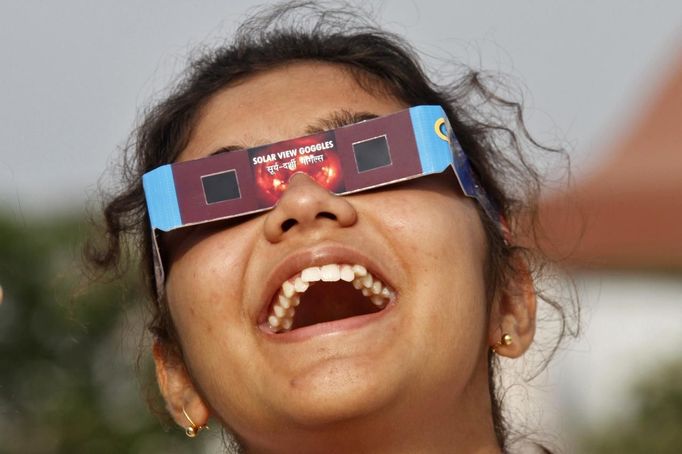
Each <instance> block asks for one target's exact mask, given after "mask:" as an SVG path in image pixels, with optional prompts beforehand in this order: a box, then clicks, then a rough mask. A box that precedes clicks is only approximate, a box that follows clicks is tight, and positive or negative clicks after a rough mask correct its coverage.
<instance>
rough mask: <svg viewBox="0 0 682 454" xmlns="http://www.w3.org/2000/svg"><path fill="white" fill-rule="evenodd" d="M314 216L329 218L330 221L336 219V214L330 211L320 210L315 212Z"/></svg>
mask: <svg viewBox="0 0 682 454" xmlns="http://www.w3.org/2000/svg"><path fill="white" fill-rule="evenodd" d="M315 217H316V218H317V219H320V218H325V219H331V220H332V221H336V220H337V217H336V215H335V214H333V213H330V212H328V211H322V212H320V213H317V216H315Z"/></svg>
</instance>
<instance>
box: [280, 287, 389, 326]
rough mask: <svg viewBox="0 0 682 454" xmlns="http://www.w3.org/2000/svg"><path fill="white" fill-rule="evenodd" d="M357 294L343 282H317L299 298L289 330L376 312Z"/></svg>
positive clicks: (367, 300) (369, 302)
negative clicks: (299, 302) (299, 301)
mask: <svg viewBox="0 0 682 454" xmlns="http://www.w3.org/2000/svg"><path fill="white" fill-rule="evenodd" d="M379 310H380V309H379V308H377V307H376V306H375V305H374V304H372V303H371V301H370V300H369V299H367V298H365V297H364V296H363V295H362V293H360V291H358V290H355V289H354V288H353V286H352V285H351V284H350V283H348V282H344V281H339V282H318V283H316V284H314V285H311V286H310V288H308V290H307V291H306V292H305V293H304V294H303V295H302V296H301V304H300V305H299V306H298V307H297V308H296V315H295V316H294V324H293V326H292V329H296V328H302V327H304V326H310V325H314V324H316V323H323V322H330V321H333V320H341V319H344V318H348V317H355V316H357V315H365V314H370V313H372V312H379Z"/></svg>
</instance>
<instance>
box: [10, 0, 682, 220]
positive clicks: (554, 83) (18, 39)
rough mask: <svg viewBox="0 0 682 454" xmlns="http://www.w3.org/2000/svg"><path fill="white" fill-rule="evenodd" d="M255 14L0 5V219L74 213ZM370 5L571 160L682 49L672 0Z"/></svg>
mask: <svg viewBox="0 0 682 454" xmlns="http://www.w3.org/2000/svg"><path fill="white" fill-rule="evenodd" d="M257 3H260V2H254V1H239V2H229V1H225V0H223V1H218V0H201V1H199V0H186V1H180V0H175V1H169V0H146V1H144V2H136V1H135V2H134V1H132V0H117V1H97V2H92V1H86V0H80V1H79V0H64V1H59V2H51V1H38V0H3V1H2V2H1V3H0V61H2V71H1V72H0V81H1V83H0V137H1V138H2V144H1V145H0V210H2V211H4V212H6V213H9V214H10V215H13V216H21V217H24V216H30V215H31V214H36V213H53V212H55V211H56V210H60V209H63V208H67V207H69V208H71V209H79V208H80V207H82V206H83V204H84V201H85V199H86V197H88V196H90V197H92V193H93V191H94V190H95V188H96V185H97V181H98V179H99V178H100V176H101V175H102V174H103V172H104V169H105V167H106V164H107V162H108V161H109V160H111V159H115V157H116V156H117V147H118V146H120V145H121V144H122V143H124V141H125V139H126V137H127V135H128V133H129V131H130V129H131V127H132V125H133V124H134V121H135V118H136V114H137V112H138V111H139V110H141V109H142V108H143V107H144V106H145V105H146V104H147V101H148V100H149V99H150V98H151V97H152V96H153V95H154V94H156V93H158V92H159V91H161V90H163V89H164V88H165V87H166V86H167V85H168V82H169V81H170V80H172V77H173V76H174V75H176V74H177V73H178V72H179V71H180V70H181V69H182V68H183V66H184V61H185V58H186V56H187V55H188V54H189V53H190V51H191V50H192V49H193V48H194V47H195V46H196V45H198V44H202V43H203V44H206V43H208V44H210V43H212V42H216V41H218V40H222V39H224V38H225V37H227V36H229V33H230V31H231V30H232V29H233V28H234V25H235V24H236V21H237V20H238V19H239V18H240V17H242V16H243V15H244V14H245V12H246V11H247V10H248V9H249V8H250V7H251V6H253V5H255V4H257ZM372 3H373V4H375V5H378V6H381V5H383V7H382V8H381V10H382V11H383V12H382V13H381V15H380V18H379V20H380V22H381V23H383V24H384V25H386V26H387V27H388V28H389V29H391V30H393V31H397V32H398V33H401V34H403V35H405V36H406V37H407V38H408V39H409V40H410V41H412V42H413V43H414V44H415V45H416V46H417V48H418V49H420V50H422V51H424V52H426V53H428V54H430V55H436V56H439V57H442V58H447V57H448V55H449V56H451V57H453V58H455V59H457V60H460V61H462V62H463V63H466V64H469V65H472V66H474V67H478V68H484V69H491V70H499V71H503V72H505V73H508V74H511V75H512V76H513V77H514V78H515V79H517V80H518V81H520V83H522V84H523V87H524V90H525V98H526V102H527V115H528V116H529V124H530V127H531V130H532V131H533V132H535V133H536V134H537V135H538V136H539V137H540V138H541V139H545V140H550V141H556V140H559V141H561V143H562V144H568V145H570V146H572V147H573V151H572V153H573V154H574V155H575V156H576V158H577V162H578V163H581V162H589V159H586V158H587V157H592V156H598V153H599V152H600V151H602V150H603V149H604V148H606V147H605V144H607V143H608V142H609V141H611V140H613V137H614V136H615V135H616V134H617V133H618V131H619V130H622V129H623V128H624V127H625V126H626V124H627V119H628V118H632V116H633V113H632V107H631V106H637V105H638V102H639V101H640V100H642V99H645V98H646V96H647V94H648V93H650V92H651V90H652V89H653V87H655V84H656V82H657V81H659V80H661V78H662V77H663V74H664V71H665V69H666V63H667V61H666V60H668V59H669V58H670V57H671V56H672V55H674V54H675V49H676V48H677V49H678V50H679V48H680V46H679V43H680V41H681V38H682V33H681V32H682V2H680V1H678V0H666V1H657V2H644V1H632V2H623V1H617V0H605V1H601V2H594V1H586V0H581V1H571V2H561V3H559V2H550V1H544V2H542V1H530V0H522V1H514V2H510V1H508V0H499V1H476V2H473V1H468V2H464V1H449V2H444V1H434V0H422V1H419V2H417V1H408V0H398V1H390V2H389V1H384V2H372ZM654 5H655V6H654ZM590 159H592V158H590Z"/></svg>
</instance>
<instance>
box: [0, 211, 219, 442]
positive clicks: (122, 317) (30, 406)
mask: <svg viewBox="0 0 682 454" xmlns="http://www.w3.org/2000/svg"><path fill="white" fill-rule="evenodd" d="M87 230H88V229H87V224H86V223H85V222H83V221H82V220H80V219H76V218H68V219H58V220H50V221H40V222H37V221H35V222H34V221H29V220H23V221H22V222H15V221H13V220H11V219H9V218H7V217H3V216H2V215H0V285H2V287H3V290H4V294H5V297H4V302H3V303H2V305H0V440H1V442H0V453H7V454H14V453H22V454H25V453H32V454H40V453H81V452H82V453H157V452H158V453H185V452H196V451H197V448H199V447H200V446H202V443H204V444H205V442H206V438H209V437H205V438H204V440H187V439H185V437H184V434H183V431H182V430H181V429H179V428H177V427H175V426H174V425H168V424H162V423H161V422H160V421H159V418H157V417H156V416H154V415H152V414H151V412H150V411H149V410H148V409H147V403H146V400H147V398H146V396H145V392H143V391H141V387H140V386H139V383H140V380H141V381H142V382H150V379H152V368H151V361H150V360H149V357H148V356H149V355H147V354H144V355H143V357H144V358H145V359H144V360H143V361H141V364H140V369H141V372H140V373H139V374H138V373H137V372H136V367H135V363H136V358H137V355H138V351H139V349H140V348H141V339H142V333H143V322H142V318H143V313H144V311H143V309H142V308H143V305H144V301H142V300H141V299H140V297H138V296H136V295H138V294H139V291H137V289H136V284H135V281H134V279H132V277H131V276H132V275H131V276H129V277H128V278H127V279H126V282H124V283H120V282H119V283H109V284H97V285H94V284H93V285H87V286H84V284H83V283H84V280H83V275H82V271H81V270H82V265H81V261H80V249H81V244H82V241H83V240H84V238H85V235H86V234H87ZM138 375H140V376H141V377H138ZM152 381H153V379H152ZM152 389H153V388H152ZM202 435H204V434H202ZM214 437H215V434H214Z"/></svg>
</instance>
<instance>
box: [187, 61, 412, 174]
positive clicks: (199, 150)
mask: <svg viewBox="0 0 682 454" xmlns="http://www.w3.org/2000/svg"><path fill="white" fill-rule="evenodd" d="M407 107H409V106H407V105H406V104H404V103H402V102H400V101H397V100H395V99H394V98H392V97H389V96H387V95H386V94H385V91H384V90H377V91H376V92H374V93H370V92H368V91H367V90H365V89H364V88H363V87H361V86H360V85H359V84H358V82H357V81H356V79H355V78H354V77H353V75H352V74H351V72H350V71H349V70H348V69H347V68H346V67H345V66H342V65H337V64H331V63H321V62H301V63H293V64H287V65H285V66H280V67H277V68H274V69H270V70H267V71H263V72H260V73H257V74H254V75H252V76H249V77H247V78H245V79H243V80H241V81H239V82H238V83H236V84H234V85H232V86H230V87H228V88H225V89H223V90H222V91H220V92H218V93H217V94H215V95H214V96H213V97H211V98H210V99H209V100H208V102H207V103H206V104H205V105H204V107H203V108H202V110H201V111H200V113H199V115H198V118H197V121H196V123H195V125H194V129H193V131H192V135H191V136H190V140H189V143H188V145H187V147H186V148H185V150H183V152H182V153H181V155H180V159H179V160H180V161H186V160H189V159H196V158H199V157H202V156H206V155H208V154H209V153H211V152H212V151H214V150H216V149H218V148H221V147H225V146H230V145H236V146H239V147H243V148H248V147H253V146H257V145H262V144H265V143H271V142H276V141H280V140H285V139H289V138H292V137H297V136H300V135H303V134H304V131H305V129H306V126H308V125H310V124H313V123H315V121H316V120H317V119H319V118H324V117H326V116H327V115H328V114H329V113H330V112H332V111H338V110H347V111H350V112H368V113H373V114H376V115H378V116H382V115H387V114H390V113H393V112H397V111H399V110H402V109H405V108H407Z"/></svg>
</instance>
